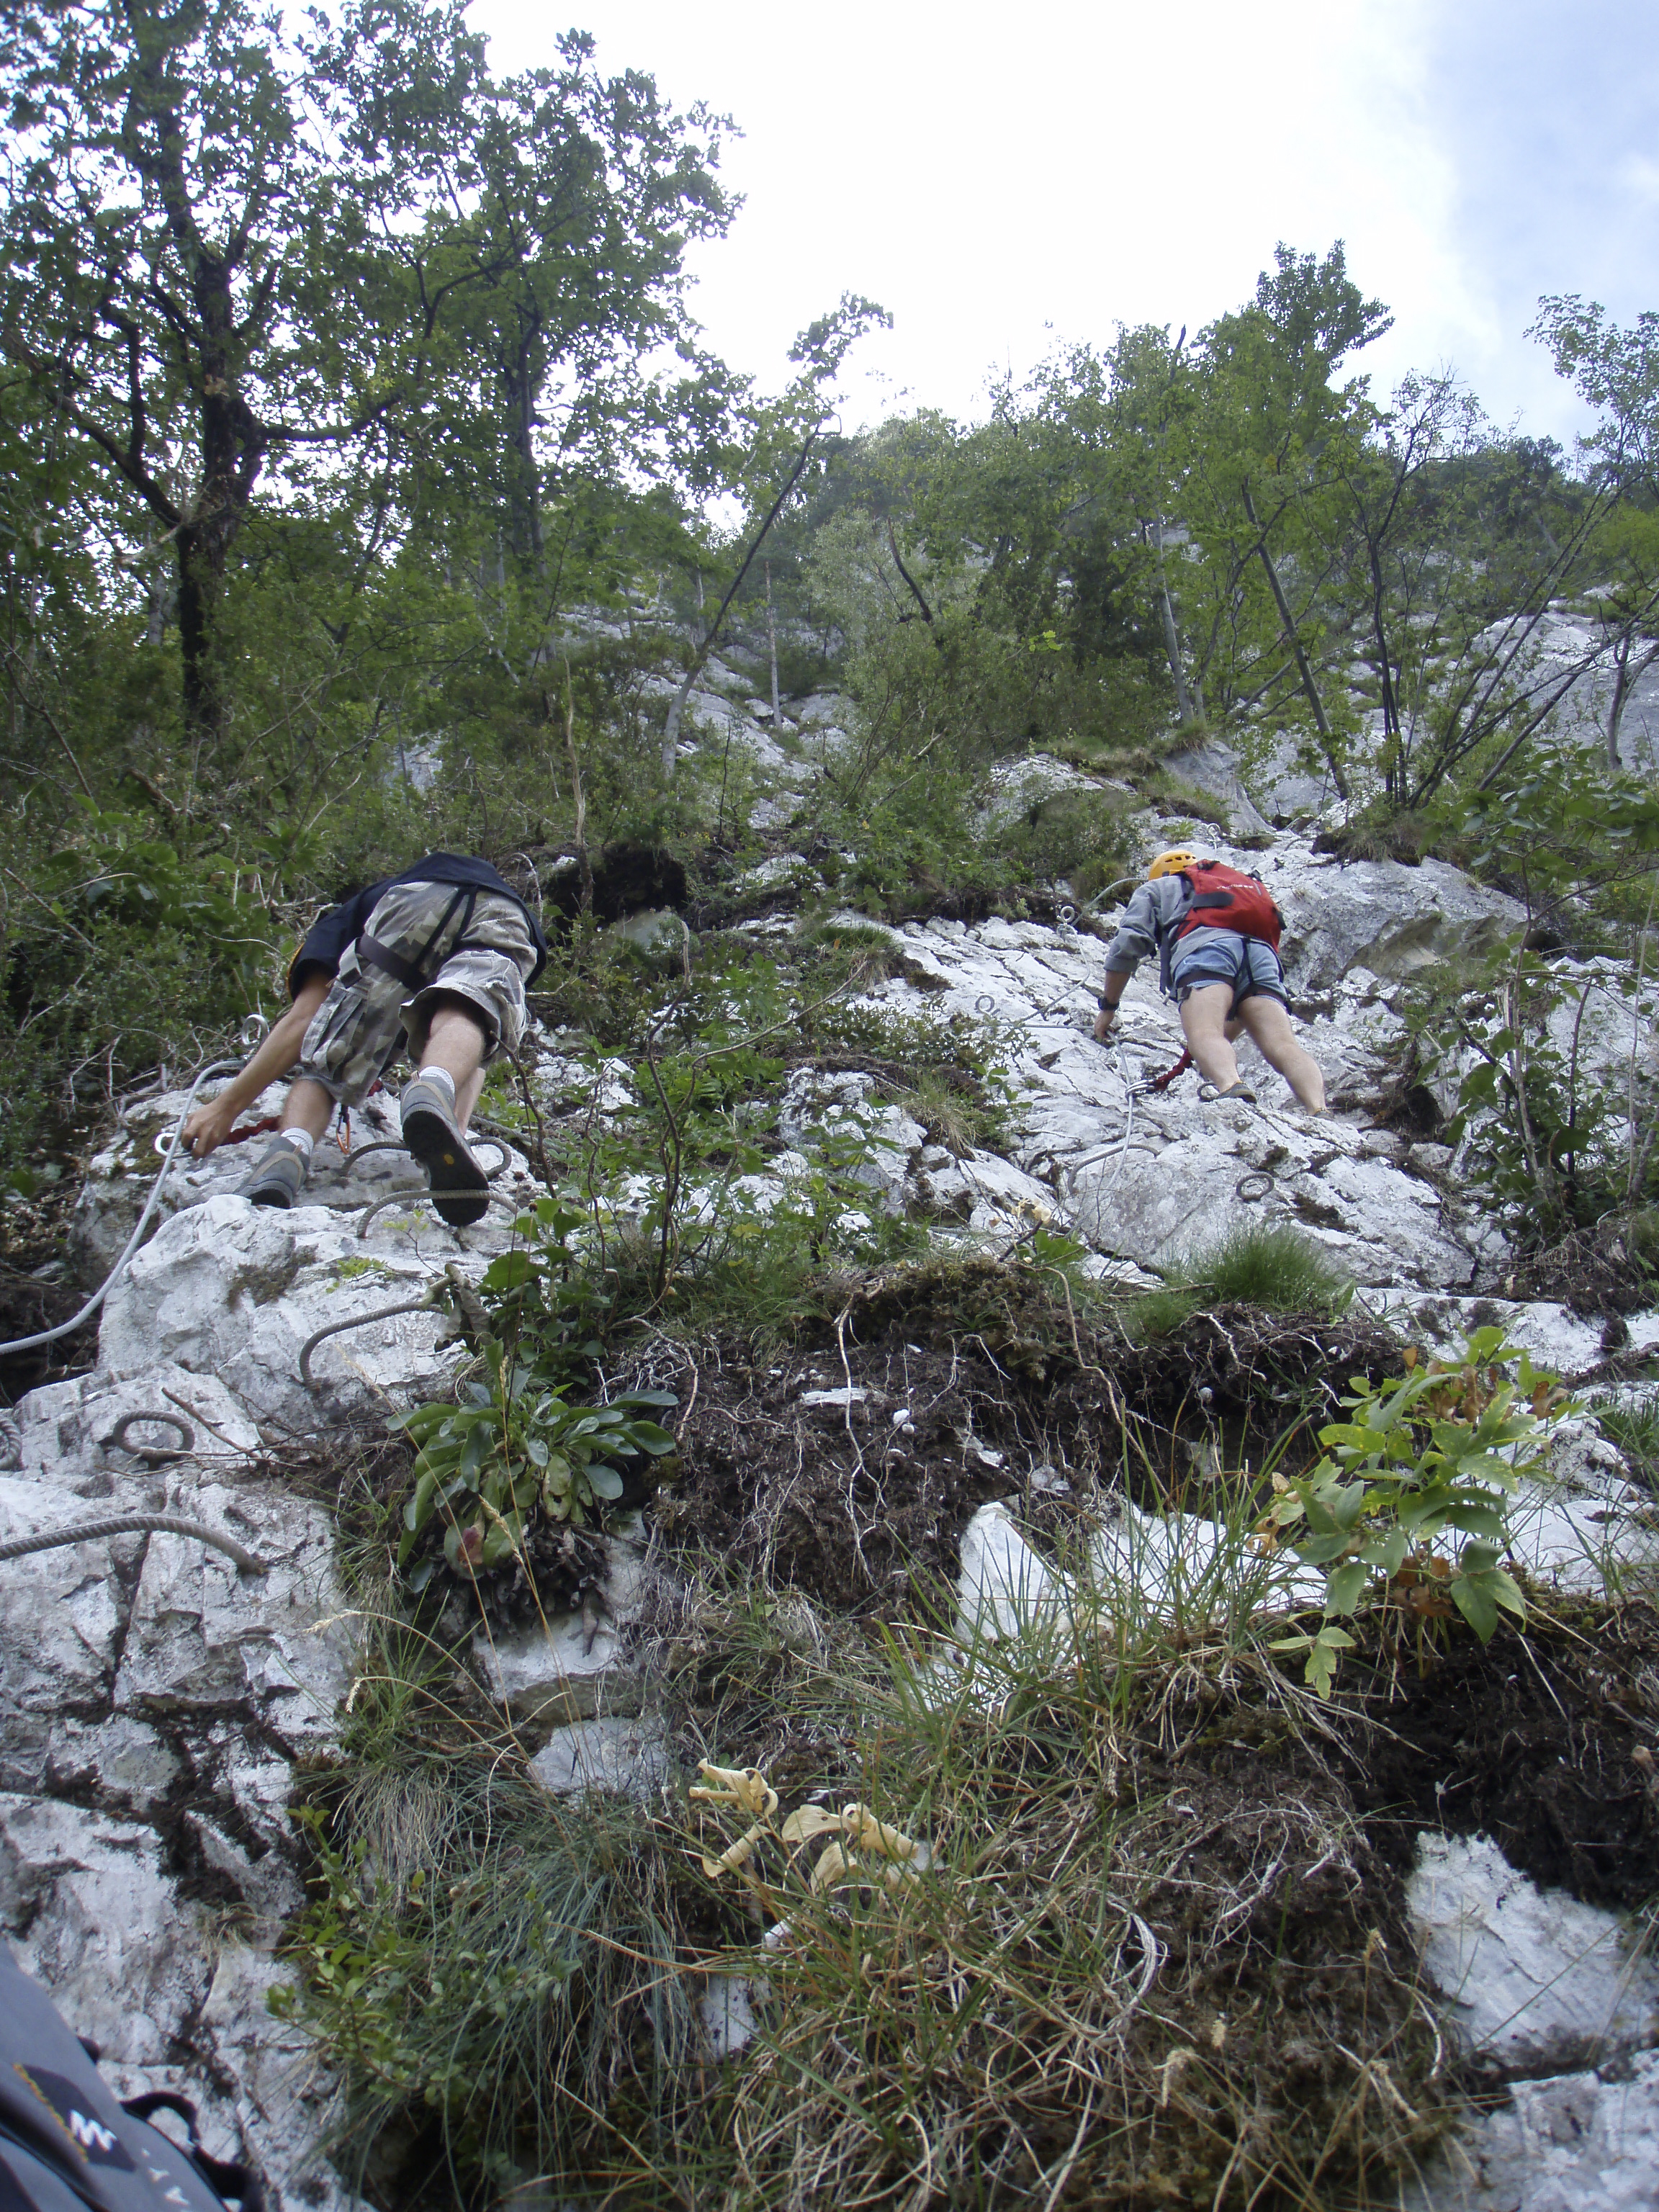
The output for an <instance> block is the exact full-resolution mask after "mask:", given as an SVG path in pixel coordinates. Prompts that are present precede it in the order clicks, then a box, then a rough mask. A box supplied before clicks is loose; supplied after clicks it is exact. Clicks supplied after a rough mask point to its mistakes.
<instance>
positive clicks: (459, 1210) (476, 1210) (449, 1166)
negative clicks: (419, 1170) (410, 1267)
mask: <svg viewBox="0 0 1659 2212" xmlns="http://www.w3.org/2000/svg"><path fill="white" fill-rule="evenodd" d="M403 1119H404V1144H406V1145H407V1146H408V1147H409V1149H410V1152H412V1153H413V1154H414V1155H415V1158H416V1159H417V1160H418V1161H419V1162H420V1164H421V1165H422V1167H423V1168H424V1169H425V1170H426V1179H427V1181H428V1183H429V1184H430V1185H431V1186H432V1203H433V1204H434V1206H436V1207H437V1209H438V1212H439V1216H440V1218H441V1219H442V1220H445V1221H447V1223H448V1224H449V1225H450V1227H451V1228H452V1229H465V1228H466V1227H467V1226H468V1225H469V1224H470V1223H471V1222H474V1221H482V1220H483V1218H484V1216H485V1214H486V1213H488V1212H489V1178H488V1176H486V1175H485V1174H484V1171H483V1169H482V1168H481V1167H480V1166H479V1165H478V1163H477V1160H475V1159H474V1158H473V1157H472V1155H471V1152H469V1151H468V1150H467V1147H466V1139H465V1137H464V1136H463V1135H462V1134H461V1130H460V1124H459V1122H458V1121H456V1119H455V1109H454V1108H453V1106H452V1105H451V1103H450V1100H449V1093H448V1092H447V1091H446V1090H445V1089H444V1088H443V1086H442V1085H441V1084H437V1083H422V1081H421V1079H420V1078H419V1076H416V1079H415V1080H414V1081H413V1082H412V1083H410V1084H409V1085H406V1086H405V1088H404V1097H403Z"/></svg>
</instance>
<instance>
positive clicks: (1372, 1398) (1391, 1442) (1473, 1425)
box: [1256, 1328, 1568, 1696]
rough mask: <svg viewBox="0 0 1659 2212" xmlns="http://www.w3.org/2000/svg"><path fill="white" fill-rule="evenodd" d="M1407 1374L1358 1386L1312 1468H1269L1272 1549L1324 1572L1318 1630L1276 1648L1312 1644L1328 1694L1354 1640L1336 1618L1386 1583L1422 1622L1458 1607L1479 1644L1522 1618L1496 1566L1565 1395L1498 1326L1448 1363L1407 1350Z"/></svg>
mask: <svg viewBox="0 0 1659 2212" xmlns="http://www.w3.org/2000/svg"><path fill="white" fill-rule="evenodd" d="M1511 1363H1514V1364H1516V1375H1515V1377H1514V1379H1512V1380H1511V1379H1510V1375H1509V1373H1508V1370H1509V1368H1510V1364H1511ZM1406 1370H1407V1371H1406V1373H1405V1375H1404V1376H1403V1377H1402V1378H1401V1379H1400V1380H1398V1381H1394V1382H1389V1383H1384V1384H1383V1385H1382V1386H1381V1387H1380V1388H1378V1387H1376V1386H1373V1385H1372V1384H1370V1383H1367V1382H1364V1380H1356V1381H1355V1383H1354V1384H1353V1386H1352V1390H1351V1392H1350V1394H1349V1395H1347V1396H1346V1398H1345V1399H1344V1400H1343V1401H1342V1402H1343V1405H1344V1407H1346V1412H1347V1418H1346V1419H1344V1420H1340V1421H1334V1422H1332V1423H1331V1424H1330V1425H1329V1426H1328V1427H1327V1428H1323V1429H1322V1430H1321V1431H1320V1432H1319V1440H1320V1442H1321V1443H1322V1444H1323V1445H1324V1447H1325V1452H1324V1456H1323V1457H1322V1459H1321V1460H1320V1461H1319V1462H1318V1463H1317V1465H1316V1466H1315V1467H1314V1468H1312V1469H1311V1470H1310V1472H1309V1473H1308V1474H1305V1475H1299V1476H1293V1477H1291V1478H1288V1479H1287V1478H1286V1477H1285V1476H1284V1475H1280V1474H1275V1475H1274V1477H1273V1493H1274V1495H1273V1504H1271V1505H1270V1507H1269V1508H1268V1510H1267V1512H1266V1513H1265V1514H1264V1515H1263V1516H1262V1517H1261V1521H1260V1522H1258V1523H1257V1527H1256V1534H1257V1538H1258V1541H1260V1542H1261V1544H1262V1545H1263V1546H1264V1547H1266V1548H1267V1549H1269V1550H1273V1549H1276V1548H1277V1547H1279V1545H1281V1544H1287V1545H1288V1546H1289V1547H1290V1548H1291V1550H1292V1551H1294V1552H1295V1553H1296V1554H1297V1558H1298V1559H1302V1560H1303V1561H1304V1563H1305V1564H1306V1565H1309V1566H1312V1567H1321V1568H1322V1569H1323V1570H1324V1572H1325V1577H1326V1595H1325V1609H1324V1620H1323V1623H1322V1626H1321V1627H1320V1629H1319V1630H1318V1632H1317V1633H1316V1634H1314V1635H1312V1636H1307V1635H1303V1636H1297V1637H1292V1638H1286V1639H1285V1640H1284V1641H1283V1642H1281V1643H1279V1644H1276V1645H1275V1646H1274V1647H1273V1648H1274V1649H1275V1650H1282V1651H1293V1652H1297V1653H1303V1652H1305V1654H1306V1656H1307V1680H1309V1682H1310V1683H1311V1684H1312V1685H1313V1686H1314V1687H1315V1688H1316V1690H1317V1691H1318V1692H1320V1694H1321V1695H1322V1696H1323V1695H1325V1694H1327V1693H1328V1692H1329V1689H1330V1686H1331V1683H1332V1680H1333V1679H1334V1675H1335V1673H1336V1669H1337V1667H1338V1665H1339V1663H1340V1656H1341V1654H1342V1652H1344V1651H1345V1650H1349V1649H1351V1648H1352V1644H1353V1641H1354V1639H1353V1638H1352V1636H1351V1635H1350V1634H1349V1633H1348V1632H1347V1631H1346V1629H1344V1628H1341V1627H1340V1626H1337V1624H1338V1623H1339V1622H1340V1621H1341V1620H1349V1619H1352V1616H1353V1615H1354V1613H1356V1612H1358V1609H1359V1607H1360V1606H1361V1605H1362V1604H1363V1603H1364V1601H1365V1600H1366V1598H1367V1597H1368V1595H1376V1594H1378V1590H1379V1584H1380V1586H1381V1589H1380V1594H1381V1595H1382V1597H1383V1601H1384V1602H1385V1603H1389V1604H1393V1605H1395V1606H1398V1607H1400V1608H1401V1610H1402V1611H1403V1612H1404V1613H1405V1614H1406V1615H1407V1618H1409V1619H1413V1620H1415V1621H1416V1622H1417V1624H1418V1625H1419V1627H1422V1626H1426V1624H1427V1623H1428V1622H1429V1621H1431V1620H1435V1619H1444V1618H1449V1615H1450V1613H1451V1610H1452V1608H1453V1607H1455V1609H1456V1611H1457V1612H1458V1613H1461V1614H1462V1616H1463V1618H1464V1620H1467V1621H1468V1625H1469V1626H1470V1627H1471V1628H1472V1629H1474V1632H1475V1634H1476V1635H1477V1636H1478V1637H1479V1638H1480V1641H1481V1642H1482V1643H1483V1644H1486V1643H1488V1642H1490V1640H1491V1638H1492V1635H1493V1633H1494V1632H1495V1631H1496V1629H1497V1627H1498V1616H1499V1613H1500V1612H1503V1613H1511V1614H1513V1615H1514V1616H1515V1618H1516V1620H1524V1619H1525V1618H1526V1610H1527V1608H1526V1601H1525V1599H1524V1598H1523V1597H1522V1594H1521V1590H1520V1588H1519V1586H1518V1585H1517V1583H1516V1581H1515V1578H1514V1577H1513V1576H1512V1575H1511V1574H1510V1573H1509V1571H1507V1569H1505V1568H1504V1566H1503V1565H1500V1564H1499V1562H1500V1561H1501V1559H1503V1557H1504V1553H1505V1552H1506V1551H1507V1549H1508V1548H1509V1544H1510V1525H1509V1510H1510V1503H1511V1501H1512V1500H1513V1498H1514V1497H1515V1494H1516V1491H1517V1489H1518V1488H1519V1486H1520V1484H1521V1481H1522V1478H1523V1477H1525V1476H1528V1475H1530V1476H1534V1477H1536V1476H1538V1475H1539V1474H1541V1472H1542V1470H1543V1467H1544V1461H1545V1453H1546V1447H1547V1443H1548V1442H1549V1437H1550V1433H1551V1431H1552V1430H1553V1427H1554V1425H1555V1424H1556V1422H1557V1421H1558V1420H1559V1419H1560V1417H1561V1415H1562V1413H1564V1412H1565V1410H1566V1407H1567V1403H1568V1401H1567V1397H1566V1394H1565V1392H1564V1391H1563V1390H1562V1389H1560V1388H1559V1384H1558V1383H1557V1380H1556V1377H1555V1376H1553V1375H1547V1374H1541V1373H1540V1372H1539V1371H1538V1370H1535V1369H1534V1366H1533V1364H1532V1362H1531V1361H1530V1359H1529V1358H1528V1357H1527V1354H1526V1353H1525V1352H1517V1350H1516V1347H1515V1346H1513V1345H1510V1344H1506V1343H1505V1342H1504V1332H1503V1331H1502V1329H1499V1328H1480V1329H1476V1330H1475V1331H1474V1334H1472V1335H1471V1336H1470V1337H1469V1339H1468V1343H1467V1344H1466V1345H1465V1346H1464V1348H1463V1351H1462V1354H1461V1355H1460V1356H1459V1357H1458V1358H1456V1359H1454V1360H1449V1361H1441V1360H1430V1361H1427V1362H1424V1361H1422V1360H1421V1359H1420V1358H1419V1355H1418V1354H1417V1353H1416V1352H1407V1354H1406Z"/></svg>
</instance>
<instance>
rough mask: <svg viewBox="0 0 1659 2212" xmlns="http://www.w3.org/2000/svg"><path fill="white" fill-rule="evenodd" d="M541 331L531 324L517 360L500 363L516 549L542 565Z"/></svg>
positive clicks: (519, 348)
mask: <svg viewBox="0 0 1659 2212" xmlns="http://www.w3.org/2000/svg"><path fill="white" fill-rule="evenodd" d="M537 337H538V330H537V328H536V326H534V325H532V327H531V328H530V329H529V330H526V331H522V332H521V333H520V340H519V347H518V352H517V355H516V356H515V357H514V359H513V361H512V362H507V361H503V362H501V381H502V383H503V384H504V385H505V386H506V387H507V411H508V416H509V419H510V422H511V425H512V430H511V435H512V444H513V456H514V460H515V463H516V466H515V469H514V471H513V473H514V476H515V477H516V482H515V483H514V484H513V551H514V552H515V553H517V554H518V555H519V556H520V559H526V558H527V559H529V560H531V561H533V562H535V563H536V565H537V567H538V568H539V567H540V566H541V562H542V555H543V553H544V550H545V546H544V538H543V533H542V488H541V478H540V477H539V475H538V471H537V468H536V435H535V434H536V376H535V371H534V367H533V356H534V349H535V344H536V340H537Z"/></svg>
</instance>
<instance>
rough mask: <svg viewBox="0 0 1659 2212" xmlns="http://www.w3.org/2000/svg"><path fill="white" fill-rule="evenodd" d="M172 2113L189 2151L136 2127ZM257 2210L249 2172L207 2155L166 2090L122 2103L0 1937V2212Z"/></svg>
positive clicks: (191, 2121) (191, 2114)
mask: <svg viewBox="0 0 1659 2212" xmlns="http://www.w3.org/2000/svg"><path fill="white" fill-rule="evenodd" d="M163 2110H165V2111H167V2112H176V2113H178V2115H179V2118H181V2119H182V2120H183V2121H184V2122H185V2125H186V2126H187V2127H188V2128H189V2130H190V2148H189V2150H188V2151H184V2150H180V2148H179V2146H178V2144H177V2143H175V2142H172V2141H171V2140H170V2139H169V2138H168V2137H167V2136H164V2135H163V2134H162V2133H161V2130H160V2129H158V2128H152V2127H150V2126H149V2124H148V2121H149V2115H150V2113H152V2112H161V2111H163ZM227 2199H231V2200H234V2202H236V2203H240V2206H241V2212H264V2205H265V2196H264V2189H263V2187H262V2186H261V2185H260V2182H259V2179H258V2176H257V2175H256V2174H254V2173H253V2172H251V2171H250V2169H249V2168H248V2167H247V2166H237V2165H233V2164H232V2163H230V2162H229V2161H228V2160H223V2159H216V2158H210V2157H209V2156H208V2154H207V2153H206V2152H205V2151H204V2150H203V2148H201V2145H200V2144H199V2143H198V2142H197V2140H196V2108H195V2106H193V2105H191V2104H190V2103H189V2102H188V2101H187V2100H185V2098H183V2097H179V2096H175V2095H174V2094H173V2091H172V2090H170V2089H158V2090H155V2091H154V2092H153V2093H151V2094H150V2095H149V2096H147V2097H134V2098H132V2099H131V2100H130V2101H129V2102H128V2103H126V2104H125V2105H123V2104H119V2103H118V2102H117V2101H116V2099H115V2097H114V2096H113V2095H112V2093H111V2092H110V2090H109V2089H108V2088H107V2087H106V2085H105V2083H104V2081H103V2080H102V2079H101V2077H100V2075H99V2072H98V2069H97V2066H96V2065H95V2063H94V2058H93V2055H92V2053H91V2051H90V2050H89V2049H88V2046H87V2045H84V2044H82V2041H81V2040H80V2039H79V2037H78V2036H76V2035H74V2034H72V2033H70V2030H69V2028H68V2027H65V2026H64V2021H63V2020H62V2019H61V2018H60V2017H59V2015H58V2011H57V2009H56V2008H55V2007H54V2006H53V2004H52V2000H51V1998H50V1997H48V1996H47V1995H46V1991H45V1990H43V1989H42V1988H41V1987H40V1984H39V1983H38V1982H35V1981H32V1980H31V1979H30V1978H29V1977H28V1975H27V1974H26V1973H25V1972H23V1970H22V1968H21V1966H19V1965H18V1963H17V1961H16V1960H15V1959H14V1958H13V1957H12V1955H11V1953H10V1952H9V1950H8V1949H7V1948H6V1946H5V1945H4V1943H0V2212H85V2208H90V2212H161V2208H162V2207H163V2206H168V2207H171V2208H173V2212H225V2204H226V2201H227Z"/></svg>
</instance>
